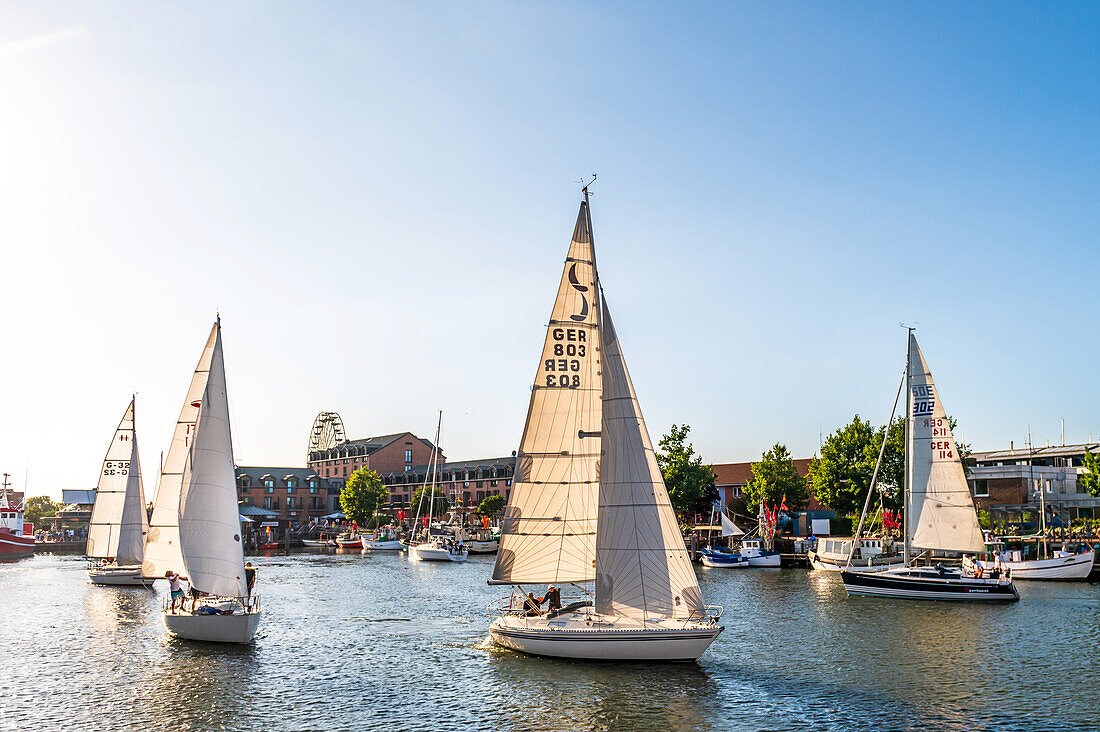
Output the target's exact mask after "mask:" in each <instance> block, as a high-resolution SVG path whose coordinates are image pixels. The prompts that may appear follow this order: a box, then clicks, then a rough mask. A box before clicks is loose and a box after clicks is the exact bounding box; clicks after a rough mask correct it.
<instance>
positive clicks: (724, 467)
mask: <svg viewBox="0 0 1100 732" xmlns="http://www.w3.org/2000/svg"><path fill="white" fill-rule="evenodd" d="M710 469H711V470H713V471H714V474H715V475H716V476H718V477H717V478H716V480H715V481H714V485H715V487H716V488H718V496H719V500H720V501H721V502H722V505H724V506H729V505H731V504H734V503H737V502H740V501H743V500H744V496H745V486H747V485H748V484H749V481H750V480H752V463H751V462H748V463H715V464H714V465H711V466H710ZM794 469H795V470H797V471H798V474H799V475H801V476H802V477H803V478H805V477H807V476H808V475H809V474H810V458H798V459H796V460H795V461H794ZM805 510H807V511H822V510H826V507H825V506H823V505H822V504H821V503H819V502H818V500H817V499H816V498H814V497H813V494H810V498H809V501H807V503H806V509H805Z"/></svg>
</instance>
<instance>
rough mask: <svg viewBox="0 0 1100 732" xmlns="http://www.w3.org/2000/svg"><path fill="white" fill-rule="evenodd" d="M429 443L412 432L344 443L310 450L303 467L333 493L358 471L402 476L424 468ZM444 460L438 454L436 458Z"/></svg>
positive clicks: (429, 452) (430, 452) (428, 457)
mask: <svg viewBox="0 0 1100 732" xmlns="http://www.w3.org/2000/svg"><path fill="white" fill-rule="evenodd" d="M432 449H433V448H432V443H431V442H430V441H429V440H425V439H423V438H421V437H417V436H416V435H414V434H413V433H412V432H395V433H394V434H392V435H379V436H378V437H366V438H363V439H360V440H347V441H345V442H341V443H340V444H338V445H334V446H332V447H329V448H326V449H323V450H311V451H310V453H309V457H308V459H307V461H306V465H307V466H308V467H309V468H310V469H312V470H313V471H314V472H315V473H316V474H317V476H318V477H320V478H322V479H324V480H328V481H330V482H331V483H332V485H333V486H335V487H336V488H337V489H339V488H341V487H343V485H344V483H346V482H347V479H348V476H350V475H351V474H352V473H354V472H355V471H356V470H358V469H359V468H369V469H371V470H373V471H374V472H376V473H378V474H379V475H387V474H391V473H404V472H406V471H408V470H411V469H412V468H413V466H416V465H426V464H427V463H428V461H429V460H430V459H431V457H432ZM437 459H438V460H445V459H446V458H445V456H443V454H442V451H440V455H439V457H438V458H437Z"/></svg>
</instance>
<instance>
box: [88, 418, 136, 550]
mask: <svg viewBox="0 0 1100 732" xmlns="http://www.w3.org/2000/svg"><path fill="white" fill-rule="evenodd" d="M147 525H148V520H147V518H146V515H145V495H144V492H143V490H142V485H141V466H140V465H139V463H138V449H137V435H136V433H135V431H134V401H133V400H131V401H130V405H129V406H128V407H127V408H126V413H125V414H124V415H123V416H122V421H121V422H119V424H118V427H117V428H116V429H115V434H114V437H113V438H112V439H111V445H110V447H108V448H107V454H106V456H105V457H104V458H103V465H102V467H101V469H100V473H99V484H98V485H97V486H96V498H95V505H93V506H92V516H91V520H90V521H89V523H88V546H87V550H86V551H87V554H88V556H89V557H96V558H101V559H102V558H111V559H115V560H116V562H117V563H118V564H120V565H133V564H140V563H141V557H142V552H143V549H144V546H145V531H146V529H147Z"/></svg>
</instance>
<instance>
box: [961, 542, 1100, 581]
mask: <svg viewBox="0 0 1100 732" xmlns="http://www.w3.org/2000/svg"><path fill="white" fill-rule="evenodd" d="M993 555H994V558H993V559H992V560H987V559H974V558H971V557H967V558H966V559H964V565H966V566H968V567H969V568H971V569H973V568H975V567H977V568H980V569H981V570H982V572H983V573H988V572H992V571H995V570H1006V571H1008V572H1010V573H1011V576H1012V579H1014V580H1064V581H1073V580H1086V579H1088V577H1089V575H1090V574H1091V573H1092V567H1093V564H1094V563H1095V561H1096V553H1095V552H1094V551H1093V550H1092V549H1091V548H1085V549H1084V550H1083V551H1080V552H1069V551H1055V552H1054V556H1051V557H1046V558H1036V559H1024V558H1023V556H1022V552H1020V551H1019V550H1014V551H994V552H993Z"/></svg>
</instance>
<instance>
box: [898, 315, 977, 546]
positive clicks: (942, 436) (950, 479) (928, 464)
mask: <svg viewBox="0 0 1100 732" xmlns="http://www.w3.org/2000/svg"><path fill="white" fill-rule="evenodd" d="M906 452H907V453H908V457H909V459H908V470H909V515H908V519H907V520H908V532H909V537H910V546H913V547H917V548H920V549H942V550H947V551H959V552H982V551H985V542H984V540H983V538H982V529H981V526H980V525H979V524H978V516H977V514H976V513H975V512H974V501H973V499H972V498H971V497H970V488H969V487H968V486H967V483H966V474H965V472H964V471H963V465H962V460H961V459H960V458H959V453H958V450H957V449H956V447H955V437H954V436H953V435H952V434H951V425H950V424H948V420H947V412H946V411H944V408H943V403H942V402H941V401H940V397H939V393H938V392H937V391H936V385H935V383H934V382H933V381H932V373H931V372H930V371H929V370H928V364H927V363H925V361H924V355H923V354H922V353H921V350H920V346H918V345H917V338H916V336H915V335H913V334H912V333H910V334H909V439H908V444H907V445H906Z"/></svg>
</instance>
